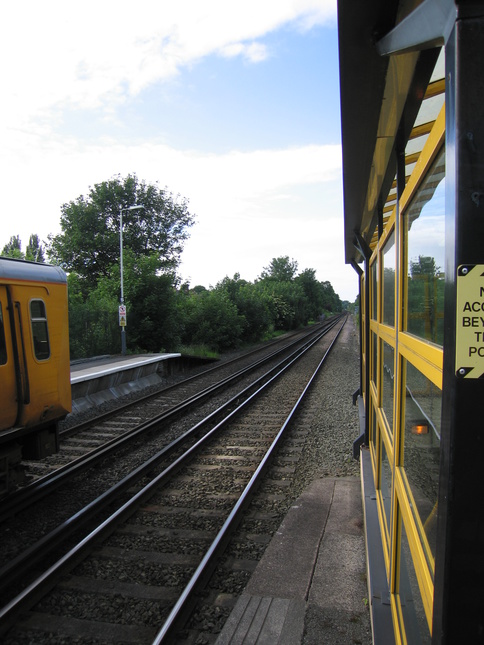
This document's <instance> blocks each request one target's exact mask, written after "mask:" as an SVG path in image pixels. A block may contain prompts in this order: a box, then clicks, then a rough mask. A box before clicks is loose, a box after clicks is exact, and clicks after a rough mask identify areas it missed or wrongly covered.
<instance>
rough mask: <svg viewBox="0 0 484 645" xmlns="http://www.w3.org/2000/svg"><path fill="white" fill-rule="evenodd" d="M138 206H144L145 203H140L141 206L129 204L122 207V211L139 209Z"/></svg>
mask: <svg viewBox="0 0 484 645" xmlns="http://www.w3.org/2000/svg"><path fill="white" fill-rule="evenodd" d="M138 208H144V206H143V204H140V205H139V206H136V205H134V206H127V207H126V208H120V210H122V211H134V210H137V209H138Z"/></svg>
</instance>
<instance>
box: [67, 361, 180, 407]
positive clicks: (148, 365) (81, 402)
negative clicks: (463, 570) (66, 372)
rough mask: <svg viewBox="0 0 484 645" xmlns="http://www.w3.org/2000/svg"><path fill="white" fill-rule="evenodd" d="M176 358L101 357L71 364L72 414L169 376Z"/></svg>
mask: <svg viewBox="0 0 484 645" xmlns="http://www.w3.org/2000/svg"><path fill="white" fill-rule="evenodd" d="M180 356H181V355H180V354H176V353H175V354H141V355H136V356H101V357H98V358H95V359H91V360H88V361H82V362H76V363H73V364H71V390H72V411H73V412H80V411H82V410H85V409H88V408H91V407H92V406H93V405H100V404H101V403H104V402H105V401H109V400H112V399H116V398H119V397H120V396H124V395H126V394H130V393H132V392H136V391H139V390H141V389H144V388H146V387H149V386H151V385H157V384H159V383H160V382H161V381H162V379H163V377H164V376H166V375H167V374H168V373H170V370H171V364H172V361H173V360H174V359H176V360H177V359H179V358H180Z"/></svg>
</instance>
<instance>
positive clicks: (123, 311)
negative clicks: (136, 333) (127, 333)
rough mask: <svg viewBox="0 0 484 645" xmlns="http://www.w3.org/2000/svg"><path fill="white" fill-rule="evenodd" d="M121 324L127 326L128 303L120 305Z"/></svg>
mask: <svg viewBox="0 0 484 645" xmlns="http://www.w3.org/2000/svg"><path fill="white" fill-rule="evenodd" d="M119 326H120V327H126V305H119Z"/></svg>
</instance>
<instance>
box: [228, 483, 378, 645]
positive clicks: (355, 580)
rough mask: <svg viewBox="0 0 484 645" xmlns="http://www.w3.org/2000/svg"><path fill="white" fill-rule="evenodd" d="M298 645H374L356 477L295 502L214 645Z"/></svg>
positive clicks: (315, 487) (316, 487)
mask: <svg viewBox="0 0 484 645" xmlns="http://www.w3.org/2000/svg"><path fill="white" fill-rule="evenodd" d="M303 639H304V640H303ZM303 642H304V643H305V644H307V645H309V644H311V645H312V644H314V645H316V644H318V645H319V644H321V643H324V645H348V643H360V644H361V645H371V643H372V634H371V627H370V617H369V610H368V587H367V583H366V555H365V538H364V529H363V510H362V494H361V482H360V478H359V477H341V478H337V477H328V478H322V479H318V480H316V481H314V482H313V484H312V485H311V486H310V487H309V488H308V489H307V490H306V491H305V492H304V493H303V494H302V495H301V497H299V499H298V500H297V501H296V502H295V504H294V505H293V506H292V507H291V509H290V511H289V513H288V514H287V516H286V518H285V519H284V521H283V523H282V524H281V527H280V529H279V531H278V532H277V533H276V535H275V536H274V537H273V539H272V541H271V543H270V544H269V546H268V547H267V549H266V552H265V553H264V556H263V558H262V559H261V561H260V562H259V564H258V566H257V568H256V570H255V571H254V573H253V575H252V577H251V579H250V581H249V583H248V585H247V587H246V589H245V591H244V593H243V594H242V595H241V596H240V598H239V600H238V601H237V604H236V606H235V608H234V610H233V612H232V614H231V615H230V617H229V619H228V620H227V622H226V624H225V626H224V628H223V630H222V632H221V633H220V635H219V637H218V639H217V641H216V645H242V643H243V645H299V644H300V643H303Z"/></svg>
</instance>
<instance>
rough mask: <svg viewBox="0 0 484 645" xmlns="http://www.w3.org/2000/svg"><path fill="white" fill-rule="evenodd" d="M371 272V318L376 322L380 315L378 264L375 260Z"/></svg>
mask: <svg viewBox="0 0 484 645" xmlns="http://www.w3.org/2000/svg"><path fill="white" fill-rule="evenodd" d="M370 271H371V292H370V293H371V317H372V318H373V319H374V320H376V319H377V313H378V262H377V261H376V260H375V262H373V264H372V265H371V267H370Z"/></svg>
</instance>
